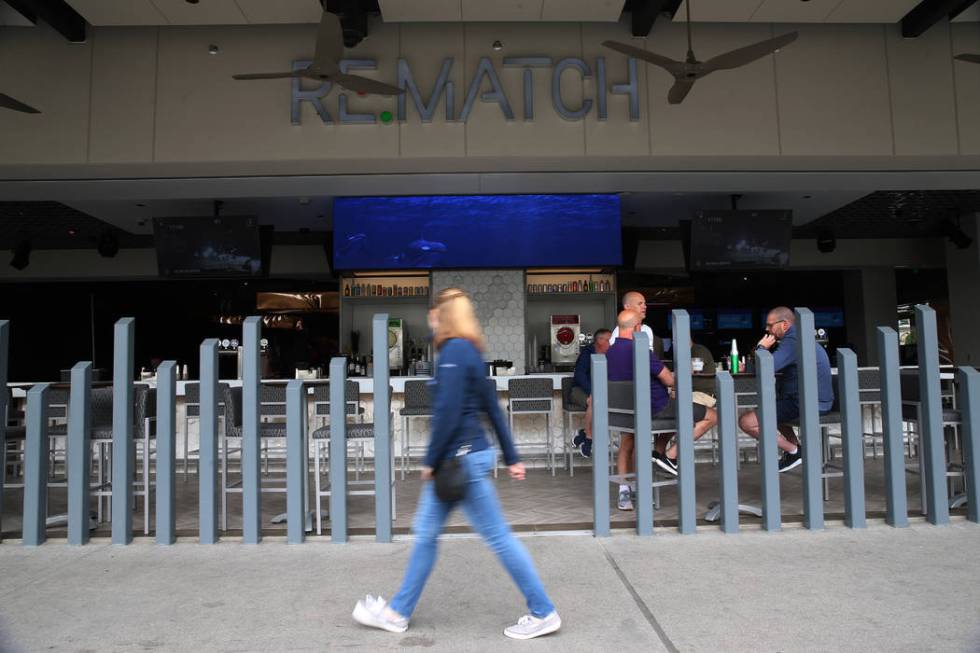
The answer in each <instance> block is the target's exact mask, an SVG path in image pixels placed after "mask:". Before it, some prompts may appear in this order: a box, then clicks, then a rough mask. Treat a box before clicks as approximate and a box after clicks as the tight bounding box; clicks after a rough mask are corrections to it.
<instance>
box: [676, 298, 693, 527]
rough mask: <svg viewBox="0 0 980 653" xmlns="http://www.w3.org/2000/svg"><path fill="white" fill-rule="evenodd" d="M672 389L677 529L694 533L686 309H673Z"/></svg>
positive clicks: (691, 396) (689, 348)
mask: <svg viewBox="0 0 980 653" xmlns="http://www.w3.org/2000/svg"><path fill="white" fill-rule="evenodd" d="M673 319H674V344H673V348H674V384H675V385H674V389H675V390H676V393H677V482H678V489H679V490H680V508H679V515H680V520H679V521H678V523H677V530H678V531H680V532H681V533H684V534H685V535H689V534H691V533H694V532H695V530H696V529H697V525H698V517H697V512H696V511H697V506H696V505H695V502H696V497H695V494H694V409H693V407H692V398H693V394H694V391H693V388H692V385H691V318H690V317H689V316H688V314H687V311H684V310H675V311H673Z"/></svg>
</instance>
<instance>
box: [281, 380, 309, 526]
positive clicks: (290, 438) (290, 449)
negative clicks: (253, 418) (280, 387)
mask: <svg viewBox="0 0 980 653" xmlns="http://www.w3.org/2000/svg"><path fill="white" fill-rule="evenodd" d="M305 425H306V388H305V387H304V386H303V381H302V379H292V380H290V381H289V383H287V384H286V458H287V461H286V513H287V518H286V538H287V540H288V542H289V543H290V544H302V543H303V540H304V539H305V538H306V528H305V526H306V506H305V505H304V504H305V502H304V501H303V492H304V490H305V489H306V483H304V479H303V476H304V474H306V456H305V453H306V452H305V451H304V450H303V448H304V447H305V446H306V437H305V436H306V429H305V428H304V427H305Z"/></svg>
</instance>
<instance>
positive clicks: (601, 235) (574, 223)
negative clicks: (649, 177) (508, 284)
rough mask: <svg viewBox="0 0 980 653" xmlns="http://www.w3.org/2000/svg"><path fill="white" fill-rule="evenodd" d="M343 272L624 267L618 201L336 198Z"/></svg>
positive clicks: (337, 257)
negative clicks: (622, 264) (622, 265)
mask: <svg viewBox="0 0 980 653" xmlns="http://www.w3.org/2000/svg"><path fill="white" fill-rule="evenodd" d="M333 222H334V266H335V267H336V269H338V270H404V269H440V268H442V269H447V268H535V267H555V266H561V267H568V266H616V265H620V264H621V263H622V243H621V234H620V207H619V196H617V195H584V194H583V195H430V196H411V197H339V198H337V199H336V200H334V206H333Z"/></svg>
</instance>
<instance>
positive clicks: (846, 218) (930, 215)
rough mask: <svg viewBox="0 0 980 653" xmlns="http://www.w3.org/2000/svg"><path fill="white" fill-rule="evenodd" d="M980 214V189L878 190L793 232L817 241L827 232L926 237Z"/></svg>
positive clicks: (841, 235)
mask: <svg viewBox="0 0 980 653" xmlns="http://www.w3.org/2000/svg"><path fill="white" fill-rule="evenodd" d="M976 212H980V190H952V191H946V190H913V191H877V192H874V193H871V194H870V195H865V196H864V197H862V198H861V199H859V200H855V201H853V202H851V203H850V204H847V205H846V206H842V207H841V208H839V209H837V210H836V211H833V212H832V213H828V214H827V215H825V216H823V217H822V218H819V219H817V220H814V221H813V222H810V223H808V224H806V225H803V226H802V227H797V228H796V229H794V230H793V236H794V237H796V238H816V237H817V234H818V233H820V232H821V231H822V230H824V229H829V230H830V231H832V232H833V234H834V236H836V237H837V238H928V237H937V236H942V235H944V231H943V230H942V227H941V225H942V223H943V221H944V220H952V221H953V222H954V223H955V222H956V221H957V219H958V218H959V216H961V215H963V214H964V213H976Z"/></svg>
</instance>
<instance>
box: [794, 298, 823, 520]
mask: <svg viewBox="0 0 980 653" xmlns="http://www.w3.org/2000/svg"><path fill="white" fill-rule="evenodd" d="M795 313H796V336H797V338H796V367H797V370H798V372H799V378H800V443H801V444H802V446H803V524H804V525H805V526H806V527H807V528H809V529H810V530H823V492H822V489H821V487H820V481H821V478H820V474H821V471H822V469H821V468H822V467H823V442H822V441H821V440H822V437H823V435H822V433H821V432H820V410H819V405H818V404H819V399H820V396H819V395H820V390H819V387H818V386H817V349H816V348H817V342H816V335H817V334H816V331H815V330H814V326H813V312H812V311H811V310H810V309H808V308H798V309H796V311H795Z"/></svg>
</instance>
